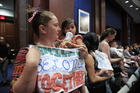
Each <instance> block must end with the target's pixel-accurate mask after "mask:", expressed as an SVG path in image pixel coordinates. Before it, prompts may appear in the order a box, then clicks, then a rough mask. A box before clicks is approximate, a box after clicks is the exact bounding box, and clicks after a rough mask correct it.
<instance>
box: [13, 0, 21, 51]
mask: <svg viewBox="0 0 140 93" xmlns="http://www.w3.org/2000/svg"><path fill="white" fill-rule="evenodd" d="M14 15H15V17H14V20H15V21H14V22H15V40H16V45H15V47H16V48H15V50H16V51H18V50H19V49H20V42H19V21H20V20H19V0H15V11H14Z"/></svg>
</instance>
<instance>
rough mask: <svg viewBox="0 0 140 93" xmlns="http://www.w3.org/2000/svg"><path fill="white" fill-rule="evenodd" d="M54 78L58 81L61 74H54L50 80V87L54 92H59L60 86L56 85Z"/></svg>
mask: <svg viewBox="0 0 140 93" xmlns="http://www.w3.org/2000/svg"><path fill="white" fill-rule="evenodd" d="M56 78H58V79H62V75H61V73H55V74H54V75H53V77H52V79H51V87H52V89H53V90H55V91H60V89H61V88H62V84H56V83H55V80H56Z"/></svg>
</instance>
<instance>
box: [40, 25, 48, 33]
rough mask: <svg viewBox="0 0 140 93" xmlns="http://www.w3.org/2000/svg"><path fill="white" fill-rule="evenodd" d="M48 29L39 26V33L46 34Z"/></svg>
mask: <svg viewBox="0 0 140 93" xmlns="http://www.w3.org/2000/svg"><path fill="white" fill-rule="evenodd" d="M46 29H47V28H46V27H45V26H44V25H39V31H40V32H41V33H42V34H46V32H47V31H46Z"/></svg>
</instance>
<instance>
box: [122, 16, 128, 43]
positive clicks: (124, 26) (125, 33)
mask: <svg viewBox="0 0 140 93" xmlns="http://www.w3.org/2000/svg"><path fill="white" fill-rule="evenodd" d="M122 17H123V18H122V30H123V31H122V35H123V36H122V42H123V44H124V45H127V44H128V17H127V14H126V13H122Z"/></svg>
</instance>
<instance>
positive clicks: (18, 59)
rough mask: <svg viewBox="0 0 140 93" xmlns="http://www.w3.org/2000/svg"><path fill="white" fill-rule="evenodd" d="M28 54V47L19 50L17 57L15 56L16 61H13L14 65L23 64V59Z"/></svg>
mask: <svg viewBox="0 0 140 93" xmlns="http://www.w3.org/2000/svg"><path fill="white" fill-rule="evenodd" d="M27 53H28V47H23V48H21V49H20V50H19V52H18V54H17V56H16V60H15V62H14V63H15V64H17V63H25V57H26V54H27Z"/></svg>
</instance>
